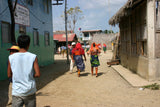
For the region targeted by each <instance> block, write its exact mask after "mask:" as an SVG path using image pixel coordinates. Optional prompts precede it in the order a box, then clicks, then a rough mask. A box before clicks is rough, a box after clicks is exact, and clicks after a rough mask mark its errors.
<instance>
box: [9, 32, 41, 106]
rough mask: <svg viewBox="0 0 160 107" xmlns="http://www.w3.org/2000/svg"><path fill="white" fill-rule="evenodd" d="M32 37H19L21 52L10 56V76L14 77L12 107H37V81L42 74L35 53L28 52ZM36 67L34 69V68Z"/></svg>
mask: <svg viewBox="0 0 160 107" xmlns="http://www.w3.org/2000/svg"><path fill="white" fill-rule="evenodd" d="M29 45H30V37H29V36H28V35H21V36H19V37H18V46H19V47H20V50H19V52H17V53H14V54H12V55H10V56H9V61H8V62H9V63H8V77H12V107H23V105H25V106H26V107H36V94H35V93H36V82H35V79H34V77H39V76H40V70H39V65H38V60H37V57H36V55H35V54H33V53H30V52H27V51H28V49H29ZM33 69H34V70H33Z"/></svg>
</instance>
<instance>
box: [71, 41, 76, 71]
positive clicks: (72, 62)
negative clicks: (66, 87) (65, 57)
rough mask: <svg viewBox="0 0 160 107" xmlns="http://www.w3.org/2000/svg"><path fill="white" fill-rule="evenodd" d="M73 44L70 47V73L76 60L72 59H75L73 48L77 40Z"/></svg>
mask: <svg viewBox="0 0 160 107" xmlns="http://www.w3.org/2000/svg"><path fill="white" fill-rule="evenodd" d="M71 45H72V46H71V49H70V57H71V62H70V73H72V72H73V67H74V60H72V57H73V59H74V55H73V56H72V50H73V48H75V46H76V43H75V42H72V44H71Z"/></svg>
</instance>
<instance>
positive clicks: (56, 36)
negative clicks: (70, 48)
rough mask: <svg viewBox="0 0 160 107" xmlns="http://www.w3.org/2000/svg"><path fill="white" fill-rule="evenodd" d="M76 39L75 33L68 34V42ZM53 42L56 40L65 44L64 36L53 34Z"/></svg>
mask: <svg viewBox="0 0 160 107" xmlns="http://www.w3.org/2000/svg"><path fill="white" fill-rule="evenodd" d="M75 37H76V34H75V33H72V34H68V41H69V42H71V41H73V40H74V38H75ZM53 39H54V40H58V41H59V42H66V35H65V34H54V35H53Z"/></svg>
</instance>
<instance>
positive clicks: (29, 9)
mask: <svg viewBox="0 0 160 107" xmlns="http://www.w3.org/2000/svg"><path fill="white" fill-rule="evenodd" d="M20 1H21V3H22V4H23V5H26V4H25V3H24V2H23V1H22V0H20ZM28 10H29V12H30V13H31V14H32V15H33V17H35V18H36V19H37V20H38V21H39V22H41V23H42V24H46V22H44V21H42V20H41V19H39V18H38V17H37V16H36V15H35V14H34V13H33V12H32V11H31V10H30V9H28Z"/></svg>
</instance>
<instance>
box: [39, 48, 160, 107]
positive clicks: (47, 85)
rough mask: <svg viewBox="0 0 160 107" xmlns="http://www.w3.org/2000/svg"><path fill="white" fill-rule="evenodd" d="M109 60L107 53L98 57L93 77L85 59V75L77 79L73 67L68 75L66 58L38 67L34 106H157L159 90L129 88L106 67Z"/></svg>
mask: <svg viewBox="0 0 160 107" xmlns="http://www.w3.org/2000/svg"><path fill="white" fill-rule="evenodd" d="M111 57H112V53H111V52H110V51H108V52H107V53H106V54H101V55H100V57H99V58H100V64H101V65H100V67H99V76H98V77H97V78H96V77H95V76H91V74H90V62H89V57H87V61H86V70H85V72H82V73H81V76H80V77H77V73H76V68H74V73H72V74H70V73H69V72H68V69H69V66H67V64H66V63H65V62H66V61H65V60H66V59H65V58H62V56H59V55H56V56H55V60H56V61H55V64H53V65H50V66H48V67H44V68H41V71H42V74H43V76H42V77H41V78H40V79H37V81H38V89H39V90H38V91H37V107H45V106H46V107H159V106H160V90H158V91H153V90H149V89H145V90H142V91H140V90H139V88H133V87H132V86H130V85H129V84H128V83H127V82H126V81H125V80H124V79H123V78H122V77H121V76H120V75H119V74H118V73H117V72H116V71H114V70H113V69H112V68H109V67H107V65H106V60H107V59H110V58H111ZM48 71H49V73H48ZM53 71H54V72H53ZM55 71H56V72H55ZM46 72H47V73H46Z"/></svg>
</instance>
